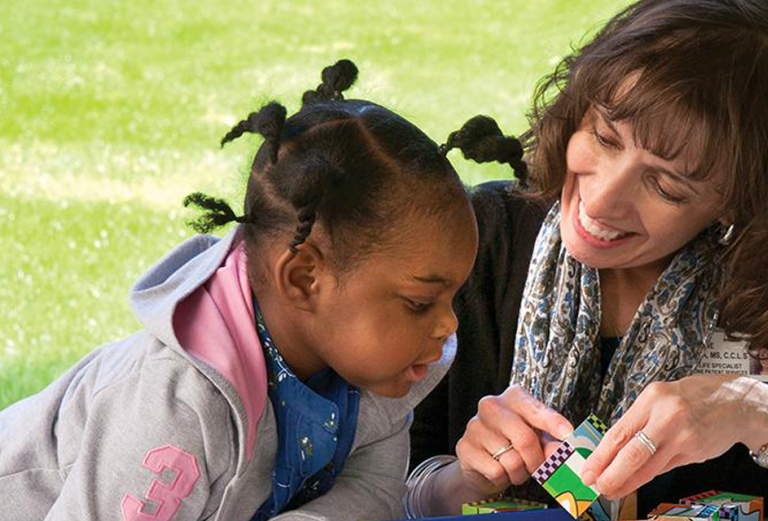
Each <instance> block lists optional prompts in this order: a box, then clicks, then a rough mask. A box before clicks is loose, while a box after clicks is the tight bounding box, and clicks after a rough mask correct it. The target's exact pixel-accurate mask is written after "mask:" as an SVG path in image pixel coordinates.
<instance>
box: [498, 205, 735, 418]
mask: <svg viewBox="0 0 768 521" xmlns="http://www.w3.org/2000/svg"><path fill="white" fill-rule="evenodd" d="M715 229H716V227H713V228H712V229H709V230H706V231H704V232H702V233H701V234H700V235H699V236H698V237H697V238H695V239H694V240H692V241H691V242H690V243H689V244H688V245H686V246H685V247H683V248H682V249H681V250H680V251H679V252H678V253H677V255H676V256H675V257H674V259H673V260H672V262H671V263H670V265H669V266H668V267H667V269H666V270H665V271H664V272H663V273H662V275H661V276H660V277H659V278H658V280H657V281H656V284H655V286H654V287H653V289H652V290H651V291H650V292H649V293H648V295H646V297H645V300H644V301H643V303H642V304H641V305H640V307H639V308H638V310H637V312H636V314H635V317H634V319H633V321H632V324H631V326H630V327H629V329H628V330H627V332H626V333H625V335H624V336H623V338H622V339H621V344H620V345H619V347H618V348H617V350H616V353H615V354H614V356H613V359H612V360H611V363H610V364H609V366H608V369H607V371H606V373H605V376H604V378H603V381H602V382H601V381H600V378H599V376H598V375H599V373H600V348H599V343H600V338H599V334H600V320H601V314H600V280H599V278H598V271H597V270H596V269H593V268H590V267H589V266H585V265H583V264H581V263H580V262H579V261H577V260H576V259H574V258H573V257H571V256H570V255H569V254H568V252H567V251H566V249H565V247H564V246H563V244H562V241H561V239H560V203H556V204H555V205H554V206H553V207H552V209H551V210H550V211H549V213H548V214H547V217H546V218H545V219H544V223H543V224H542V227H541V230H540V231H539V235H538V237H537V238H536V243H535V246H534V250H533V258H532V260H531V264H530V267H529V270H528V278H527V279H526V283H525V291H524V294H523V301H522V303H521V307H520V319H519V322H518V325H517V334H516V337H515V339H516V340H515V358H514V362H513V365H512V375H511V379H510V383H512V384H520V385H522V386H523V387H525V388H526V389H528V391H529V392H531V394H532V395H533V396H535V397H536V398H538V399H539V400H541V401H543V402H544V403H546V404H548V405H550V406H551V407H553V408H554V409H555V410H558V411H560V412H561V413H562V414H563V415H564V416H565V417H567V418H568V419H569V420H571V422H573V423H574V425H576V424H578V423H579V422H581V421H582V420H583V419H584V418H586V417H587V415H588V414H589V413H590V412H594V413H595V414H597V415H598V417H600V418H602V419H603V420H605V421H606V422H607V423H608V424H609V425H611V424H613V423H614V422H615V421H616V420H617V419H619V418H620V417H621V416H622V414H624V413H625V412H626V410H627V409H628V408H629V406H630V405H632V403H633V402H634V401H635V399H636V398H637V396H638V395H639V394H640V392H641V391H642V390H643V389H644V388H645V386H646V385H648V384H649V383H651V382H654V381H673V380H678V379H680V378H682V377H684V376H687V375H689V374H691V373H693V372H694V370H695V369H696V367H697V365H698V364H699V361H700V360H701V357H702V354H703V351H704V347H705V345H706V344H707V343H708V342H709V338H710V336H711V333H712V330H713V329H714V325H715V322H716V319H717V307H716V297H717V287H718V281H719V278H720V270H719V269H718V263H717V262H716V253H717V249H718V242H717V239H718V234H717V233H716V231H715Z"/></svg>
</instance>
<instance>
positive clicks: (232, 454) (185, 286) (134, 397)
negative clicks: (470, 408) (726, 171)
mask: <svg viewBox="0 0 768 521" xmlns="http://www.w3.org/2000/svg"><path fill="white" fill-rule="evenodd" d="M237 237H238V230H237V228H236V229H235V230H233V231H232V232H231V233H230V234H229V235H228V236H227V237H225V238H224V239H217V238H215V237H211V236H197V237H194V238H192V239H190V240H188V241H186V242H184V243H182V244H181V245H179V246H178V247H177V248H175V249H174V250H173V251H171V252H170V253H169V254H168V255H167V256H166V257H165V258H163V259H162V260H161V261H160V262H158V263H157V264H156V265H155V266H154V267H153V268H151V269H150V270H149V271H148V272H147V273H146V274H145V275H143V276H142V277H141V278H140V279H139V281H138V282H137V284H136V285H135V286H134V288H133V290H132V292H131V301H132V305H133V308H134V311H135V313H136V316H137V318H138V319H139V321H140V322H141V323H142V325H143V326H144V329H143V330H142V331H139V332H137V333H135V334H133V335H132V336H130V337H128V338H126V339H124V340H121V341H118V342H114V343H111V344H107V345H104V346H102V347H100V348H98V349H96V350H94V351H93V352H91V353H90V354H88V355H87V356H86V357H85V358H83V359H82V360H80V361H79V362H78V363H77V364H76V365H75V366H74V367H72V368H71V369H70V370H69V371H67V372H66V373H65V374H64V375H63V376H62V377H60V378H59V379H58V380H56V381H54V382H53V383H52V384H50V385H49V386H48V387H47V388H45V389H44V390H43V391H41V392H39V393H38V394H36V395H33V396H31V397H29V398H26V399H24V400H21V401H20V402H18V403H16V404H14V405H12V406H10V407H8V408H7V409H5V410H4V411H0V521H33V520H34V521H39V520H46V521H74V520H77V521H171V520H183V521H187V520H216V521H240V520H242V521H248V520H250V518H251V516H253V514H254V513H255V512H256V510H257V509H258V508H259V506H260V505H261V504H262V503H263V502H264V501H265V500H266V499H267V498H268V497H269V495H270V493H271V488H272V469H273V463H274V459H275V454H276V451H277V426H276V423H275V414H274V411H273V409H272V405H271V403H270V401H269V400H268V399H266V398H265V397H266V379H265V378H264V374H265V370H264V359H263V353H262V351H261V346H260V344H258V340H256V343H255V345H249V346H244V345H243V343H242V342H241V343H240V346H239V350H238V349H237V348H232V347H227V346H230V345H233V344H232V343H231V342H229V343H228V342H222V346H218V345H217V346H213V347H212V348H211V349H210V350H209V352H208V355H210V356H206V355H205V354H202V355H201V354H200V353H195V352H192V353H190V351H189V350H188V349H186V348H185V347H182V346H181V345H180V343H179V341H178V338H177V335H176V331H175V329H174V318H178V317H175V316H174V314H175V312H176V311H178V310H179V309H183V305H184V300H185V298H186V297H188V296H190V295H192V294H193V293H195V292H196V290H198V289H199V288H201V287H203V286H204V285H205V284H206V282H207V281H208V280H209V279H211V278H212V276H213V275H214V274H215V273H216V272H217V270H218V269H219V268H220V267H221V266H222V264H223V263H224V262H225V261H226V259H227V258H228V256H229V253H230V250H231V249H233V248H234V246H235V244H236V243H237ZM195 294H197V293H195ZM236 343H237V342H235V344H236ZM246 348H247V349H246ZM454 354H455V341H454V340H453V338H452V339H451V340H450V341H449V342H448V343H447V344H446V345H445V347H444V349H443V356H442V358H441V360H439V361H438V362H436V363H434V364H432V365H431V366H430V368H429V373H428V376H427V377H426V378H425V379H424V380H422V381H421V382H419V383H417V384H416V385H414V386H413V387H412V388H411V390H410V392H409V394H408V395H407V396H405V397H404V398H400V399H389V398H382V397H379V396H376V395H373V394H371V393H369V392H367V391H364V390H361V392H360V409H359V414H358V424H357V431H356V434H355V440H354V443H353V445H352V449H351V452H350V455H349V458H348V459H347V461H346V465H345V467H344V470H343V471H342V472H341V473H340V474H339V476H338V477H337V479H336V482H335V484H334V486H333V488H332V489H331V490H330V491H329V492H328V493H327V494H325V495H324V496H321V497H319V498H317V499H315V500H313V501H310V502H309V503H307V504H305V505H303V506H302V507H301V508H300V509H298V510H292V511H288V512H284V513H282V514H280V515H278V516H277V517H275V518H273V519H278V520H296V521H299V520H331V519H333V520H347V519H349V520H360V519H391V518H397V517H401V516H402V512H401V498H402V495H403V492H404V489H405V486H404V478H405V474H406V471H407V468H408V454H409V438H408V428H409V426H410V423H411V418H412V413H411V411H412V409H413V408H414V407H415V405H416V404H417V403H418V402H419V401H420V400H421V399H422V398H423V397H424V396H425V395H426V394H427V393H428V392H429V391H430V390H431V389H432V388H433V387H434V386H435V385H436V384H437V382H438V381H439V380H440V379H441V378H442V376H443V375H444V374H445V372H446V371H447V370H448V368H449V366H450V364H451V361H452V360H453V356H454ZM248 362H253V363H248Z"/></svg>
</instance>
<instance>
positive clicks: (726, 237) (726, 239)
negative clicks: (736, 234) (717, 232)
mask: <svg viewBox="0 0 768 521" xmlns="http://www.w3.org/2000/svg"><path fill="white" fill-rule="evenodd" d="M733 227H734V225H733V224H731V225H730V226H729V227H728V228H726V230H725V233H724V234H723V236H722V237H720V240H719V241H718V242H720V244H722V245H723V246H728V245H729V244H731V240H732V239H733Z"/></svg>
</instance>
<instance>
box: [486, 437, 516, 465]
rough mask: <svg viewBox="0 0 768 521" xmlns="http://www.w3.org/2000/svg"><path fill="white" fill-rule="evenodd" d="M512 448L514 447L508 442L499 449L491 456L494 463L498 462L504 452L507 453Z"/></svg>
mask: <svg viewBox="0 0 768 521" xmlns="http://www.w3.org/2000/svg"><path fill="white" fill-rule="evenodd" d="M513 448H514V445H512V442H511V441H510V442H509V443H507V444H506V445H504V446H503V447H501V448H500V449H499V450H497V451H496V452H494V453H493V454H491V457H492V458H493V459H495V460H496V461H499V459H501V456H502V454H504V453H505V452H509V451H510V450H512V449H513Z"/></svg>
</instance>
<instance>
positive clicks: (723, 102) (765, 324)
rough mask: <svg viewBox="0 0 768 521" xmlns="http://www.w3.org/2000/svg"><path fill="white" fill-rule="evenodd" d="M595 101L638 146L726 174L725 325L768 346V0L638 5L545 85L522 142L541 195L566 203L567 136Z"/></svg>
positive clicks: (698, 174)
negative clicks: (625, 126)
mask: <svg viewBox="0 0 768 521" xmlns="http://www.w3.org/2000/svg"><path fill="white" fill-rule="evenodd" d="M593 105H594V106H599V107H601V108H602V109H603V110H604V111H605V113H606V114H607V116H608V117H609V118H610V119H611V120H614V121H627V122H629V123H631V124H632V126H633V131H634V137H635V140H636V141H637V143H638V145H639V146H642V147H643V148H645V149H648V150H650V151H652V152H653V153H655V154H656V155H658V156H660V157H664V158H668V159H673V158H675V157H677V156H678V154H680V153H681V152H683V151H684V150H686V151H687V150H691V151H694V152H696V151H698V154H697V155H694V157H696V158H697V163H696V164H695V165H689V167H690V168H689V170H690V172H691V174H690V175H691V176H692V177H693V178H695V179H710V178H711V179H712V180H713V182H715V181H714V180H715V179H717V182H718V184H719V186H718V189H719V191H720V192H721V194H722V200H721V201H722V206H721V211H722V215H724V216H727V218H728V219H729V220H730V221H731V222H733V223H734V225H735V227H734V230H735V235H734V239H733V241H732V242H731V244H730V246H729V247H728V248H727V250H726V251H725V252H724V254H723V258H722V262H723V264H722V265H723V270H724V274H723V281H724V282H723V285H722V288H721V294H720V296H721V312H720V324H721V325H722V326H723V327H724V328H725V330H726V332H727V333H728V334H729V335H730V336H731V337H738V338H744V339H747V340H749V341H750V342H751V344H752V345H753V346H754V345H757V346H768V7H767V6H766V2H765V0H646V1H643V0H641V1H639V2H637V3H634V4H632V5H630V6H629V7H627V8H625V9H624V10H623V11H622V12H620V13H619V14H618V15H616V16H615V17H614V18H612V19H611V20H610V21H609V22H608V24H607V25H606V26H605V27H604V28H602V29H601V30H600V31H599V32H598V33H597V35H596V36H595V38H594V39H593V40H592V41H590V42H589V43H587V44H586V45H585V46H584V47H582V48H581V49H580V50H578V51H575V52H574V53H573V54H571V55H570V56H567V57H566V58H564V59H563V60H562V61H561V62H560V64H559V65H558V66H557V67H556V69H555V71H554V72H553V73H552V74H550V75H549V76H547V77H545V78H544V79H543V80H542V82H540V83H539V85H538V86H537V89H536V93H535V96H534V106H533V109H532V111H531V113H530V114H529V121H530V125H531V126H530V130H529V131H528V132H527V133H526V134H525V135H524V136H523V142H524V144H525V148H526V154H527V160H528V163H529V165H530V167H531V168H530V170H531V171H530V172H529V175H528V179H527V182H528V185H529V190H530V191H531V192H532V194H533V195H534V196H535V197H540V198H543V199H545V200H548V201H552V200H555V199H557V198H558V197H559V195H560V191H561V189H562V186H563V182H564V179H565V173H566V160H565V153H566V147H567V144H568V140H569V139H570V137H571V135H572V134H573V133H574V132H575V131H576V129H577V128H578V127H579V124H580V123H581V120H582V118H583V117H584V115H585V113H586V111H587V109H588V108H589V107H590V106H593ZM691 147H693V148H691ZM683 157H688V154H686V156H683Z"/></svg>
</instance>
